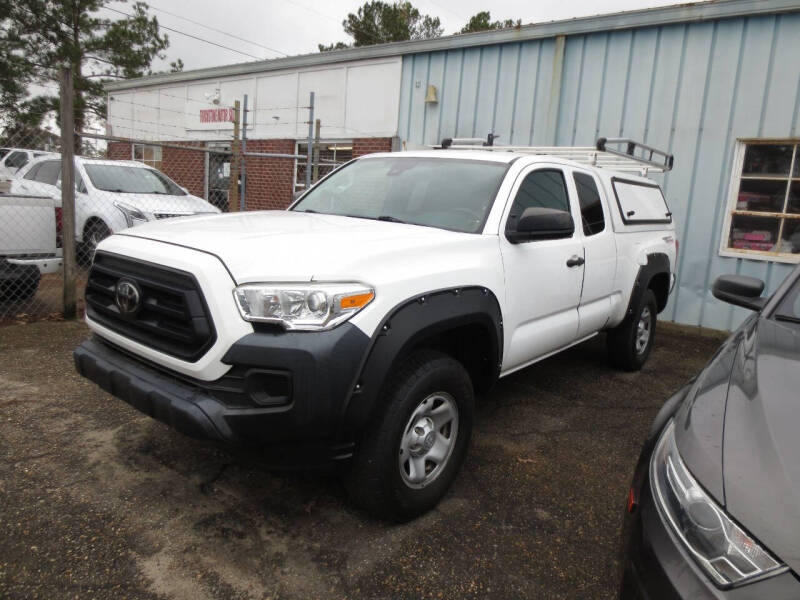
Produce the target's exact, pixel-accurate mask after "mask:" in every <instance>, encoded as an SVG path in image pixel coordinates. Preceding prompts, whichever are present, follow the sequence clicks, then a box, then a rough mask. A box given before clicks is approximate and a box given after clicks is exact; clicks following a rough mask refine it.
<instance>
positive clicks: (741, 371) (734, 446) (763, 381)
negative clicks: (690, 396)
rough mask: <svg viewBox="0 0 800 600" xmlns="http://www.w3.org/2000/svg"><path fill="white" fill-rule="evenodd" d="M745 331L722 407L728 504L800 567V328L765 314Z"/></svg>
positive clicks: (776, 551) (767, 542) (758, 536)
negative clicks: (723, 408) (723, 413)
mask: <svg viewBox="0 0 800 600" xmlns="http://www.w3.org/2000/svg"><path fill="white" fill-rule="evenodd" d="M743 334H744V335H743V336H742V341H741V344H740V346H739V351H738V352H737V355H736V361H735V365H734V368H733V371H732V376H731V380H730V388H729V390H728V402H727V407H726V410H725V433H724V438H723V439H724V448H723V462H722V464H723V465H724V468H723V478H724V482H725V500H726V505H727V510H728V512H729V513H730V514H731V516H733V517H734V518H735V519H736V520H737V521H739V522H740V523H741V524H742V525H743V526H744V527H745V528H746V529H747V530H749V531H750V532H751V533H752V534H753V535H754V536H755V537H756V539H758V540H759V541H760V542H761V543H762V544H763V545H764V546H765V547H766V548H767V549H769V550H770V551H771V552H772V553H774V554H775V555H777V556H778V557H779V558H780V559H781V560H783V561H784V562H785V563H786V564H787V565H789V567H791V568H792V569H793V570H794V571H795V573H800V436H799V435H798V428H799V427H800V395H799V394H798V390H800V329H798V327H797V326H794V325H790V324H787V323H781V322H777V321H774V320H771V319H765V318H763V317H761V318H759V319H757V320H754V321H753V322H752V325H751V326H750V327H746V328H745V329H744V330H743Z"/></svg>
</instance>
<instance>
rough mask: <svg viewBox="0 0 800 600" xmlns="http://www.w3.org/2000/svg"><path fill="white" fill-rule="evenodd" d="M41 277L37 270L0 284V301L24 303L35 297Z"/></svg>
mask: <svg viewBox="0 0 800 600" xmlns="http://www.w3.org/2000/svg"><path fill="white" fill-rule="evenodd" d="M41 278H42V276H41V274H40V273H39V270H38V269H34V270H33V271H31V272H30V273H27V274H25V275H24V276H23V277H20V278H19V279H12V280H9V281H4V282H3V283H2V284H0V300H3V301H6V302H24V301H26V300H30V299H31V298H33V297H34V296H35V295H36V290H37V289H39V281H40V280H41Z"/></svg>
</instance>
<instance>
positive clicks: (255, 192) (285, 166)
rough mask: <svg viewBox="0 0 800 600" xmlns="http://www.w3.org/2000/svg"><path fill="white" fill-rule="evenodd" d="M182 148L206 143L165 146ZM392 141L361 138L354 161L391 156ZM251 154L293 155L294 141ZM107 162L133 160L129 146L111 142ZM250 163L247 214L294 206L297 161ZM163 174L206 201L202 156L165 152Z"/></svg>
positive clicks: (258, 143) (251, 146)
mask: <svg viewBox="0 0 800 600" xmlns="http://www.w3.org/2000/svg"><path fill="white" fill-rule="evenodd" d="M166 143H170V144H177V145H181V146H197V147H203V146H204V143H203V142H187V141H181V142H166ZM391 149H392V140H391V138H358V139H354V140H353V157H357V156H363V155H364V154H371V153H373V152H389V151H391ZM247 150H248V152H275V153H279V154H294V152H295V141H294V140H247ZM108 158H110V159H113V160H130V159H131V144H130V142H109V144H108ZM245 160H246V161H247V197H246V198H245V207H246V208H247V210H282V209H284V208H286V207H287V206H289V204H291V202H292V188H293V178H294V160H292V159H287V158H256V157H250V158H246V159H245ZM161 170H162V171H164V173H166V174H167V175H169V176H170V177H171V178H172V179H174V180H175V181H176V182H177V183H178V184H179V185H182V186H184V187H186V188H187V189H188V190H189V192H190V193H192V194H194V195H196V196H200V197H201V198H202V197H203V193H204V191H205V175H206V174H205V156H204V153H203V152H198V151H193V150H181V149H178V148H164V149H163V150H162V163H161Z"/></svg>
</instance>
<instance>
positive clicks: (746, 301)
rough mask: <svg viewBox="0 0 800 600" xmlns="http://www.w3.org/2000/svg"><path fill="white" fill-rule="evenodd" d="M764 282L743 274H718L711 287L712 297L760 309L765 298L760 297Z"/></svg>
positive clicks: (764, 302)
mask: <svg viewBox="0 0 800 600" xmlns="http://www.w3.org/2000/svg"><path fill="white" fill-rule="evenodd" d="M763 291H764V282H763V281H761V280H760V279H756V278H755V277H745V276H744V275H720V276H719V277H717V280H716V281H715V282H714V286H713V287H712V288H711V293H712V294H714V297H715V298H717V299H718V300H722V301H723V302H727V303H728V304H733V305H735V306H741V307H743V308H748V309H750V310H761V309H762V308H764V304H766V302H767V299H766V298H762V297H761V293H762V292H763Z"/></svg>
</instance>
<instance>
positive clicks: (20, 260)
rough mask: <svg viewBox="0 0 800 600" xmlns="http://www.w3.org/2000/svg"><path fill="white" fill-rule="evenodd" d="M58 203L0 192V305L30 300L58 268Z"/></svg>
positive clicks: (50, 197) (39, 197)
mask: <svg viewBox="0 0 800 600" xmlns="http://www.w3.org/2000/svg"><path fill="white" fill-rule="evenodd" d="M60 223H61V201H60V200H59V199H56V198H54V197H52V196H37V195H21V194H11V193H6V192H4V191H2V190H0V302H9V301H10V302H14V301H24V300H28V299H29V298H31V297H32V296H33V295H34V294H35V293H36V289H37V288H38V287H39V280H40V278H41V276H42V275H43V274H45V273H54V272H56V271H58V270H59V269H60V268H61V243H60V237H59V236H60Z"/></svg>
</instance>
